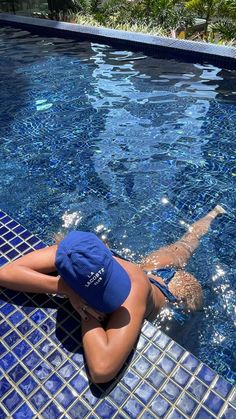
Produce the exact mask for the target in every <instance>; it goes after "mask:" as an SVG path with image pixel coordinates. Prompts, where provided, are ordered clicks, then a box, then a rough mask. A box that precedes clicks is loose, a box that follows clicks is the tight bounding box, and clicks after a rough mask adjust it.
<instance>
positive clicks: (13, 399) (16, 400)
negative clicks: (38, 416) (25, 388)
mask: <svg viewBox="0 0 236 419" xmlns="http://www.w3.org/2000/svg"><path fill="white" fill-rule="evenodd" d="M22 401H23V399H22V397H21V396H20V395H19V394H18V393H17V391H16V390H13V391H12V392H11V393H10V394H8V395H7V396H6V397H5V398H4V399H3V400H2V404H3V406H4V407H6V408H7V409H8V411H9V413H12V412H13V410H14V409H15V408H16V407H17V406H19V404H20V403H22Z"/></svg>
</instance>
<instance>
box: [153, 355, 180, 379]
mask: <svg viewBox="0 0 236 419" xmlns="http://www.w3.org/2000/svg"><path fill="white" fill-rule="evenodd" d="M157 365H158V367H159V368H160V369H161V370H162V371H164V373H165V374H169V373H170V372H171V371H173V369H174V368H175V366H176V364H175V362H174V361H173V360H172V359H171V358H170V357H169V356H167V355H164V356H163V357H162V358H161V359H160V360H159V361H158V363H157Z"/></svg>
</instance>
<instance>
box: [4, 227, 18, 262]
mask: <svg viewBox="0 0 236 419" xmlns="http://www.w3.org/2000/svg"><path fill="white" fill-rule="evenodd" d="M13 237H16V235H15V234H14V233H12V231H9V232H8V233H7V234H5V236H4V239H5V240H7V241H9V240H11V239H13ZM13 257H14V256H13Z"/></svg>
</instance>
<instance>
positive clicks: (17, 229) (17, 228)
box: [13, 225, 25, 234]
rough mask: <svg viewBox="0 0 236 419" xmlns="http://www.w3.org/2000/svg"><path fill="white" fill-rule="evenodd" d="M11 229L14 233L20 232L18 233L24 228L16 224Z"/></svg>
mask: <svg viewBox="0 0 236 419" xmlns="http://www.w3.org/2000/svg"><path fill="white" fill-rule="evenodd" d="M13 230H14V232H15V233H17V234H20V233H22V231H24V230H25V228H24V227H22V226H21V225H17V226H16V227H15V228H14V229H13Z"/></svg>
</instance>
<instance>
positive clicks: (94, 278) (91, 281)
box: [85, 268, 104, 288]
mask: <svg viewBox="0 0 236 419" xmlns="http://www.w3.org/2000/svg"><path fill="white" fill-rule="evenodd" d="M103 272H104V268H101V269H99V271H97V272H96V273H94V272H90V274H89V275H88V278H89V281H88V282H86V284H85V287H87V288H88V287H90V285H91V284H93V285H98V284H99V282H101V281H102V277H101V276H100V275H101V274H102V273H103ZM95 281H96V282H95Z"/></svg>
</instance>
